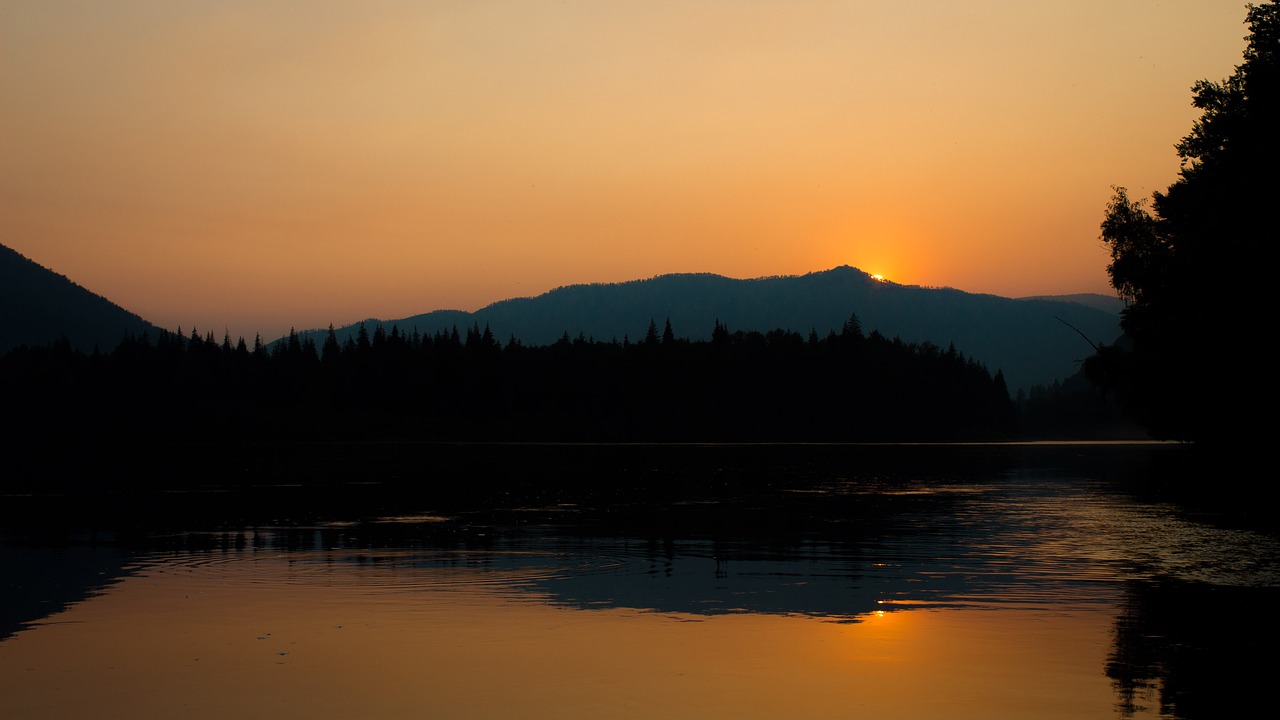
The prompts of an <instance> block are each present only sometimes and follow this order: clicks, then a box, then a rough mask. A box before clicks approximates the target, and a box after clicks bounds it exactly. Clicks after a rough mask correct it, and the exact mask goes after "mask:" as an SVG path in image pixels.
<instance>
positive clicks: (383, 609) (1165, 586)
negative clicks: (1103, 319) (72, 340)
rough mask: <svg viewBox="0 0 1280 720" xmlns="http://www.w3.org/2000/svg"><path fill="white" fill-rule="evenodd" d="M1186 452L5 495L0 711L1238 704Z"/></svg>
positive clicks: (431, 474)
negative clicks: (79, 496)
mask: <svg viewBox="0 0 1280 720" xmlns="http://www.w3.org/2000/svg"><path fill="white" fill-rule="evenodd" d="M242 451H243V449H241V452H242ZM1183 452H1184V449H1182V448H1171V447H1166V446H1156V447H1152V446H1035V447H1026V446H997V447H934V446H914V447H913V446H897V447H874V448H869V447H831V446H807V447H806V446H792V447H762V446H750V447H726V446H708V447H678V448H668V447H661V446H646V447H608V446H595V447H588V448H567V447H558V448H557V447H544V446H530V447H509V446H507V447H496V448H495V447H491V446H454V447H449V448H443V449H442V448H438V447H431V446H358V447H350V448H345V449H339V450H334V449H332V448H302V449H298V448H294V449H290V450H289V451H288V452H287V453H286V455H287V457H288V458H290V459H289V460H288V461H287V462H285V461H284V460H282V459H281V458H280V457H279V456H278V455H277V454H275V451H272V452H267V453H265V454H264V452H263V451H261V450H258V451H253V452H249V453H247V454H246V455H245V456H244V457H241V458H240V460H242V462H239V463H238V464H237V463H235V462H228V464H219V467H222V468H226V467H235V468H238V470H237V471H236V472H237V473H239V474H236V475H228V474H227V473H225V472H222V471H219V472H217V473H213V472H208V473H204V474H196V475H195V476H194V478H193V477H186V476H185V475H186V474H184V473H181V472H179V470H180V466H175V468H174V470H173V472H174V474H175V475H174V476H170V475H162V476H159V477H161V480H160V481H157V480H156V477H157V476H149V478H148V480H147V482H145V483H138V484H136V486H134V487H131V488H129V489H127V490H126V491H120V492H113V493H109V494H103V495H99V496H95V497H91V498H88V499H87V500H84V501H74V500H71V499H69V498H67V497H65V496H64V497H57V496H51V495H49V494H42V493H36V494H34V495H32V494H30V493H25V492H24V493H17V492H14V493H10V495H9V497H6V498H3V499H0V500H2V501H3V502H5V503H6V506H7V508H8V511H7V512H6V513H5V516H4V517H5V518H6V520H5V523H6V525H5V526H4V527H5V530H4V531H3V532H0V561H2V562H3V564H2V565H0V567H2V568H3V572H4V573H5V577H4V579H3V583H2V584H0V588H3V592H4V595H3V604H2V605H0V717H3V718H33V719H34V718H70V717H87V716H94V717H107V718H116V717H119V718H124V717H129V718H137V717H196V718H228V717H237V718H259V717H261V718H268V717H270V718H280V717H307V718H351V717H367V718H422V717H440V718H507V717H535V718H540V717H546V718H602V717H609V718H631V717H634V718H642V717H643V718H654V717H663V718H736V719H740V718H784V717H795V718H864V717H865V718H942V717H945V718H1027V717H1037V718H1057V717H1060V718H1128V717H1132V718H1149V717H1166V718H1199V717H1222V716H1224V715H1230V714H1231V713H1232V712H1234V711H1236V710H1243V709H1245V708H1256V707H1258V706H1259V704H1262V705H1269V704H1271V698H1272V693H1271V691H1270V680H1271V677H1272V675H1273V674H1274V669H1275V668H1274V663H1273V662H1272V661H1269V660H1266V661H1260V660H1256V659H1253V658H1256V657H1268V656H1271V655H1273V654H1274V651H1275V648H1276V643H1277V641H1280V631H1278V628H1277V621H1276V620H1275V619H1274V618H1273V613H1274V610H1273V608H1274V607H1275V602H1276V601H1277V600H1278V599H1280V539H1278V538H1277V535H1276V533H1275V532H1274V531H1273V530H1271V529H1269V528H1273V527H1274V525H1273V524H1271V523H1269V522H1265V520H1266V519H1265V518H1262V519H1261V520H1260V519H1259V517H1258V513H1257V512H1256V509H1254V511H1253V512H1247V511H1248V510H1249V509H1250V508H1249V507H1248V505H1247V504H1246V505H1245V506H1244V509H1245V510H1246V512H1241V510H1240V507H1239V506H1238V505H1235V504H1231V503H1219V502H1212V500H1213V496H1212V495H1207V497H1206V493H1199V492H1198V493H1191V494H1188V493H1186V492H1182V491H1180V490H1179V489H1178V488H1179V487H1181V485H1182V484H1183V483H1185V482H1187V481H1188V479H1190V480H1191V481H1192V482H1193V483H1198V486H1199V487H1204V486H1206V485H1215V486H1222V487H1223V488H1226V487H1228V486H1229V485H1230V483H1231V482H1232V481H1233V479H1235V478H1233V477H1228V476H1219V475H1218V474H1217V472H1218V471H1215V470H1213V469H1209V470H1203V469H1200V470H1194V471H1191V473H1190V477H1189V478H1188V477H1186V476H1184V475H1185V473H1186V471H1187V467H1188V463H1187V462H1185V459H1184V458H1183V457H1182V455H1181V453H1183ZM236 453H237V451H232V455H236ZM236 456H237V457H239V456H238V455H236ZM220 457H225V456H223V455H220ZM282 464H284V465H287V467H288V468H290V470H288V471H283V470H281V465H282ZM113 472H115V471H114V470H113ZM1222 472H1225V471H1222ZM1232 472H1234V471H1232ZM177 475H183V477H181V478H179V477H177ZM1171 475H1178V476H1179V477H1178V478H1177V482H1172V481H1171V480H1170V476H1171ZM264 479H269V482H267V485H268V487H250V486H249V485H248V484H247V483H248V482H249V481H253V482H257V483H261V482H263V481H264ZM177 490H181V492H177Z"/></svg>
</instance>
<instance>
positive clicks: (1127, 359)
mask: <svg viewBox="0 0 1280 720" xmlns="http://www.w3.org/2000/svg"><path fill="white" fill-rule="evenodd" d="M1247 23H1248V26H1249V29H1250V34H1249V35H1248V37H1247V41H1248V44H1247V47H1246V49H1245V52H1244V61H1243V63H1242V64H1240V65H1239V66H1237V67H1236V69H1235V71H1234V72H1233V73H1232V75H1231V76H1230V77H1229V78H1227V79H1225V80H1223V81H1221V82H1213V81H1209V80H1201V81H1199V82H1197V83H1195V84H1194V85H1193V86H1192V95H1193V100H1192V104H1193V105H1194V106H1195V107H1196V108H1198V109H1199V110H1200V111H1201V116H1200V118H1199V120H1197V121H1196V122H1195V124H1194V125H1193V126H1192V129H1191V132H1190V133H1189V134H1188V135H1187V136H1186V137H1184V138H1182V139H1181V141H1179V142H1178V143H1177V144H1176V146H1175V147H1176V149H1177V153H1178V156H1179V158H1180V159H1181V168H1180V170H1179V172H1178V178H1177V180H1176V181H1174V182H1173V183H1172V184H1171V185H1170V186H1169V187H1168V188H1167V189H1166V190H1164V191H1163V192H1155V193H1154V194H1153V195H1152V197H1151V199H1150V202H1149V204H1148V202H1146V201H1143V200H1133V199H1131V198H1130V197H1129V194H1128V192H1127V191H1126V190H1125V189H1124V188H1123V187H1118V188H1115V194H1114V196H1113V197H1112V199H1111V201H1110V203H1109V204H1108V205H1107V208H1106V212H1105V216H1104V219H1103V222H1102V234H1101V238H1102V240H1103V242H1104V243H1105V244H1106V245H1107V247H1108V248H1109V250H1110V252H1111V263H1110V264H1109V265H1108V266H1107V272H1108V274H1109V275H1110V278H1111V284H1112V286H1113V287H1115V288H1116V290H1117V291H1118V292H1119V294H1120V296H1121V297H1122V298H1124V300H1125V301H1126V302H1127V303H1128V307H1127V308H1126V309H1125V311H1124V313H1123V317H1122V321H1121V327H1122V328H1123V329H1124V331H1125V334H1126V339H1125V341H1124V343H1121V344H1117V346H1113V347H1109V348H1104V349H1103V350H1102V351H1101V352H1100V353H1099V354H1098V355H1097V356H1095V357H1094V358H1092V359H1091V360H1090V362H1089V363H1088V364H1087V366H1086V369H1087V371H1088V372H1089V374H1090V375H1091V377H1093V378H1094V379H1095V380H1096V381H1099V382H1101V383H1103V384H1105V385H1107V386H1109V387H1111V388H1114V389H1115V390H1117V391H1118V392H1119V393H1120V395H1121V397H1122V399H1123V400H1124V401H1125V403H1126V405H1127V406H1128V407H1129V408H1130V409H1131V411H1132V412H1133V413H1134V414H1135V415H1136V416H1137V417H1138V418H1139V419H1140V420H1141V421H1142V422H1144V424H1146V425H1147V427H1148V429H1149V430H1150V431H1151V432H1152V434H1153V435H1155V436H1157V437H1160V438H1171V439H1180V440H1191V441H1217V440H1223V439H1226V438H1228V437H1230V436H1233V435H1236V434H1239V433H1240V432H1242V431H1246V430H1247V429H1248V427H1249V424H1248V423H1246V421H1245V420H1246V417H1247V416H1249V415H1250V414H1251V413H1250V412H1249V408H1248V407H1247V405H1246V399H1245V397H1244V394H1245V390H1246V387H1247V386H1246V383H1247V382H1248V381H1249V380H1261V379H1262V377H1263V375H1262V373H1263V372H1264V370H1263V368H1262V365H1261V359H1260V358H1261V352H1260V349H1259V343H1258V338H1257V335H1258V334H1259V333H1260V331H1261V329H1262V327H1263V319H1264V318H1263V311H1264V308H1265V307H1266V305H1267V302H1268V301H1267V298H1266V290H1267V285H1268V282H1267V277H1266V275H1265V273H1266V272H1267V270H1266V265H1265V264H1264V263H1263V262H1262V260H1263V254H1264V253H1265V252H1266V251H1267V248H1268V246H1269V245H1271V244H1273V243H1274V241H1275V240H1276V239H1277V232H1276V221H1275V206H1274V203H1275V199H1276V195H1277V193H1276V191H1277V189H1278V188H1277V179H1276V178H1277V171H1278V170H1280V153H1278V152H1277V131H1278V129H1280V112H1278V110H1277V106H1278V104H1280V88H1278V85H1280V4H1278V3H1277V2H1276V1H1275V0H1273V1H1272V2H1268V3H1264V4H1259V5H1249V6H1248V12H1247ZM1210 333H1213V334H1214V335H1215V336H1218V337H1221V338H1224V339H1225V340H1226V342H1211V341H1210V340H1209V339H1208V338H1209V336H1210ZM1241 379H1244V380H1246V383H1240V382H1239V380H1241Z"/></svg>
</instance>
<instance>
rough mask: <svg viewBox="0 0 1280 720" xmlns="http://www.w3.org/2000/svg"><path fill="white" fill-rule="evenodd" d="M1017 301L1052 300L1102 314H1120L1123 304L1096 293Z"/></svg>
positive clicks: (1110, 296)
mask: <svg viewBox="0 0 1280 720" xmlns="http://www.w3.org/2000/svg"><path fill="white" fill-rule="evenodd" d="M1018 299H1019V300H1053V301H1056V302H1073V303H1080V304H1081V305H1088V306H1089V307H1093V308H1097V309H1099V310H1102V311H1104V312H1109V313H1114V314H1116V315H1119V314H1120V311H1121V310H1123V309H1124V308H1125V302H1124V301H1123V300H1121V299H1120V298H1118V297H1116V296H1115V295H1099V294H1098V293H1078V294H1076V295H1033V296H1031V297H1024V298H1018Z"/></svg>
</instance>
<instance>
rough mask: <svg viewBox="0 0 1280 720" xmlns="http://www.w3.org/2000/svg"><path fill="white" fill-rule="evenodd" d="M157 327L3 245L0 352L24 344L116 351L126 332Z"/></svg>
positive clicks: (0, 253)
mask: <svg viewBox="0 0 1280 720" xmlns="http://www.w3.org/2000/svg"><path fill="white" fill-rule="evenodd" d="M145 331H151V332H155V327H154V326H153V325H151V323H148V322H147V321H146V320H143V319H142V318H141V317H138V316H137V315H135V314H134V313H131V312H129V311H128V310H125V309H124V308H122V307H120V306H119V305H116V304H115V303H112V302H111V301H110V300H107V299H106V298H104V297H102V296H101V295H97V294H95V293H93V292H90V291H89V290H86V289H85V288H83V287H81V286H79V285H77V284H76V283H74V282H72V281H71V280H68V279H67V278H66V277H65V276H63V275H59V274H58V273H56V272H54V271H52V270H50V269H48V268H46V267H44V266H42V265H40V264H38V263H36V262H34V261H32V260H29V259H27V258H26V257H25V256H23V255H22V254H21V253H19V252H17V251H16V250H13V249H12V248H9V247H6V246H4V245H0V353H6V352H8V351H10V350H12V349H13V348H16V347H19V346H21V345H28V346H33V347H34V346H37V345H49V344H51V343H54V342H57V341H59V340H61V339H66V340H67V341H68V342H69V343H71V346H72V347H74V348H77V349H79V350H83V351H84V352H92V351H93V349H94V347H95V346H96V347H97V348H98V349H100V350H101V351H102V352H111V351H112V350H113V349H114V348H115V347H116V345H118V344H119V343H120V340H121V339H122V338H123V337H124V336H125V335H126V334H132V335H141V334H142V333H143V332H145Z"/></svg>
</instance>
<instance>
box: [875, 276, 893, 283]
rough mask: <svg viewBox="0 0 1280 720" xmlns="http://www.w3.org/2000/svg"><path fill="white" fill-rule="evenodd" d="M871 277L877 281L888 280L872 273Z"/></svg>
mask: <svg viewBox="0 0 1280 720" xmlns="http://www.w3.org/2000/svg"><path fill="white" fill-rule="evenodd" d="M871 279H872V280H875V281H877V282H889V281H888V280H886V279H885V277H884V276H883V275H872V276H871Z"/></svg>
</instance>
